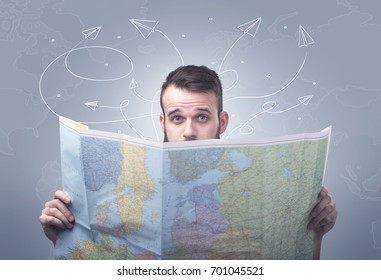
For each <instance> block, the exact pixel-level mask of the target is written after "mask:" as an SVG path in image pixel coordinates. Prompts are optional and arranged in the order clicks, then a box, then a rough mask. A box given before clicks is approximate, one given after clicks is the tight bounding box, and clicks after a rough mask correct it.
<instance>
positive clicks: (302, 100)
mask: <svg viewBox="0 0 381 280" xmlns="http://www.w3.org/2000/svg"><path fill="white" fill-rule="evenodd" d="M312 97H313V94H311V95H306V96H301V97H299V98H298V100H299V102H300V103H302V104H303V105H306V106H307V105H308V103H310V101H311V99H312Z"/></svg>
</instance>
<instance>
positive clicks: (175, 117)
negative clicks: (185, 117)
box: [172, 116, 182, 123]
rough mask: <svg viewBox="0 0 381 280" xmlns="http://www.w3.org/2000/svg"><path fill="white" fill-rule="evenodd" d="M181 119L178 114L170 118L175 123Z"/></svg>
mask: <svg viewBox="0 0 381 280" xmlns="http://www.w3.org/2000/svg"><path fill="white" fill-rule="evenodd" d="M181 120H182V117H180V116H174V117H173V118H172V121H173V122H176V123H178V122H181Z"/></svg>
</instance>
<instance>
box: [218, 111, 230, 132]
mask: <svg viewBox="0 0 381 280" xmlns="http://www.w3.org/2000/svg"><path fill="white" fill-rule="evenodd" d="M228 124H229V114H228V113H227V112H221V113H220V131H219V132H220V134H222V133H224V132H225V130H226V128H227V127H228Z"/></svg>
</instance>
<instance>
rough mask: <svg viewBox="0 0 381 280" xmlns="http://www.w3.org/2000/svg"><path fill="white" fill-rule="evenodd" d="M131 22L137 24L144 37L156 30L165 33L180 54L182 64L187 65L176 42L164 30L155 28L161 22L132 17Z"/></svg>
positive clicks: (136, 26)
mask: <svg viewBox="0 0 381 280" xmlns="http://www.w3.org/2000/svg"><path fill="white" fill-rule="evenodd" d="M130 22H131V23H132V24H133V25H134V26H135V28H136V29H137V30H138V31H139V33H140V34H141V35H142V36H143V38H144V39H147V38H148V36H150V35H151V33H153V32H155V31H156V32H158V33H160V34H161V35H163V36H164V37H165V38H166V39H167V40H168V42H169V43H171V45H172V46H173V47H174V48H175V50H176V51H177V53H178V55H179V56H180V59H181V62H182V65H185V64H184V59H183V57H182V55H181V53H180V52H179V50H178V49H177V47H176V46H175V44H174V43H173V42H172V41H171V39H169V38H168V36H167V35H165V34H164V32H162V31H160V30H158V29H155V28H156V25H157V24H158V23H159V22H158V21H157V20H146V19H130Z"/></svg>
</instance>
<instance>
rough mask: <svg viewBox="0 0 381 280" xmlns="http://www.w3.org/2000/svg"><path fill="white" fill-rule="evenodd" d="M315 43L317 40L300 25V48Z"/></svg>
mask: <svg viewBox="0 0 381 280" xmlns="http://www.w3.org/2000/svg"><path fill="white" fill-rule="evenodd" d="M313 43H315V41H314V40H313V39H312V37H311V36H310V34H308V33H307V31H306V30H305V29H304V28H303V26H301V25H299V44H298V45H299V48H301V47H307V46H308V45H311V44H313Z"/></svg>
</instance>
